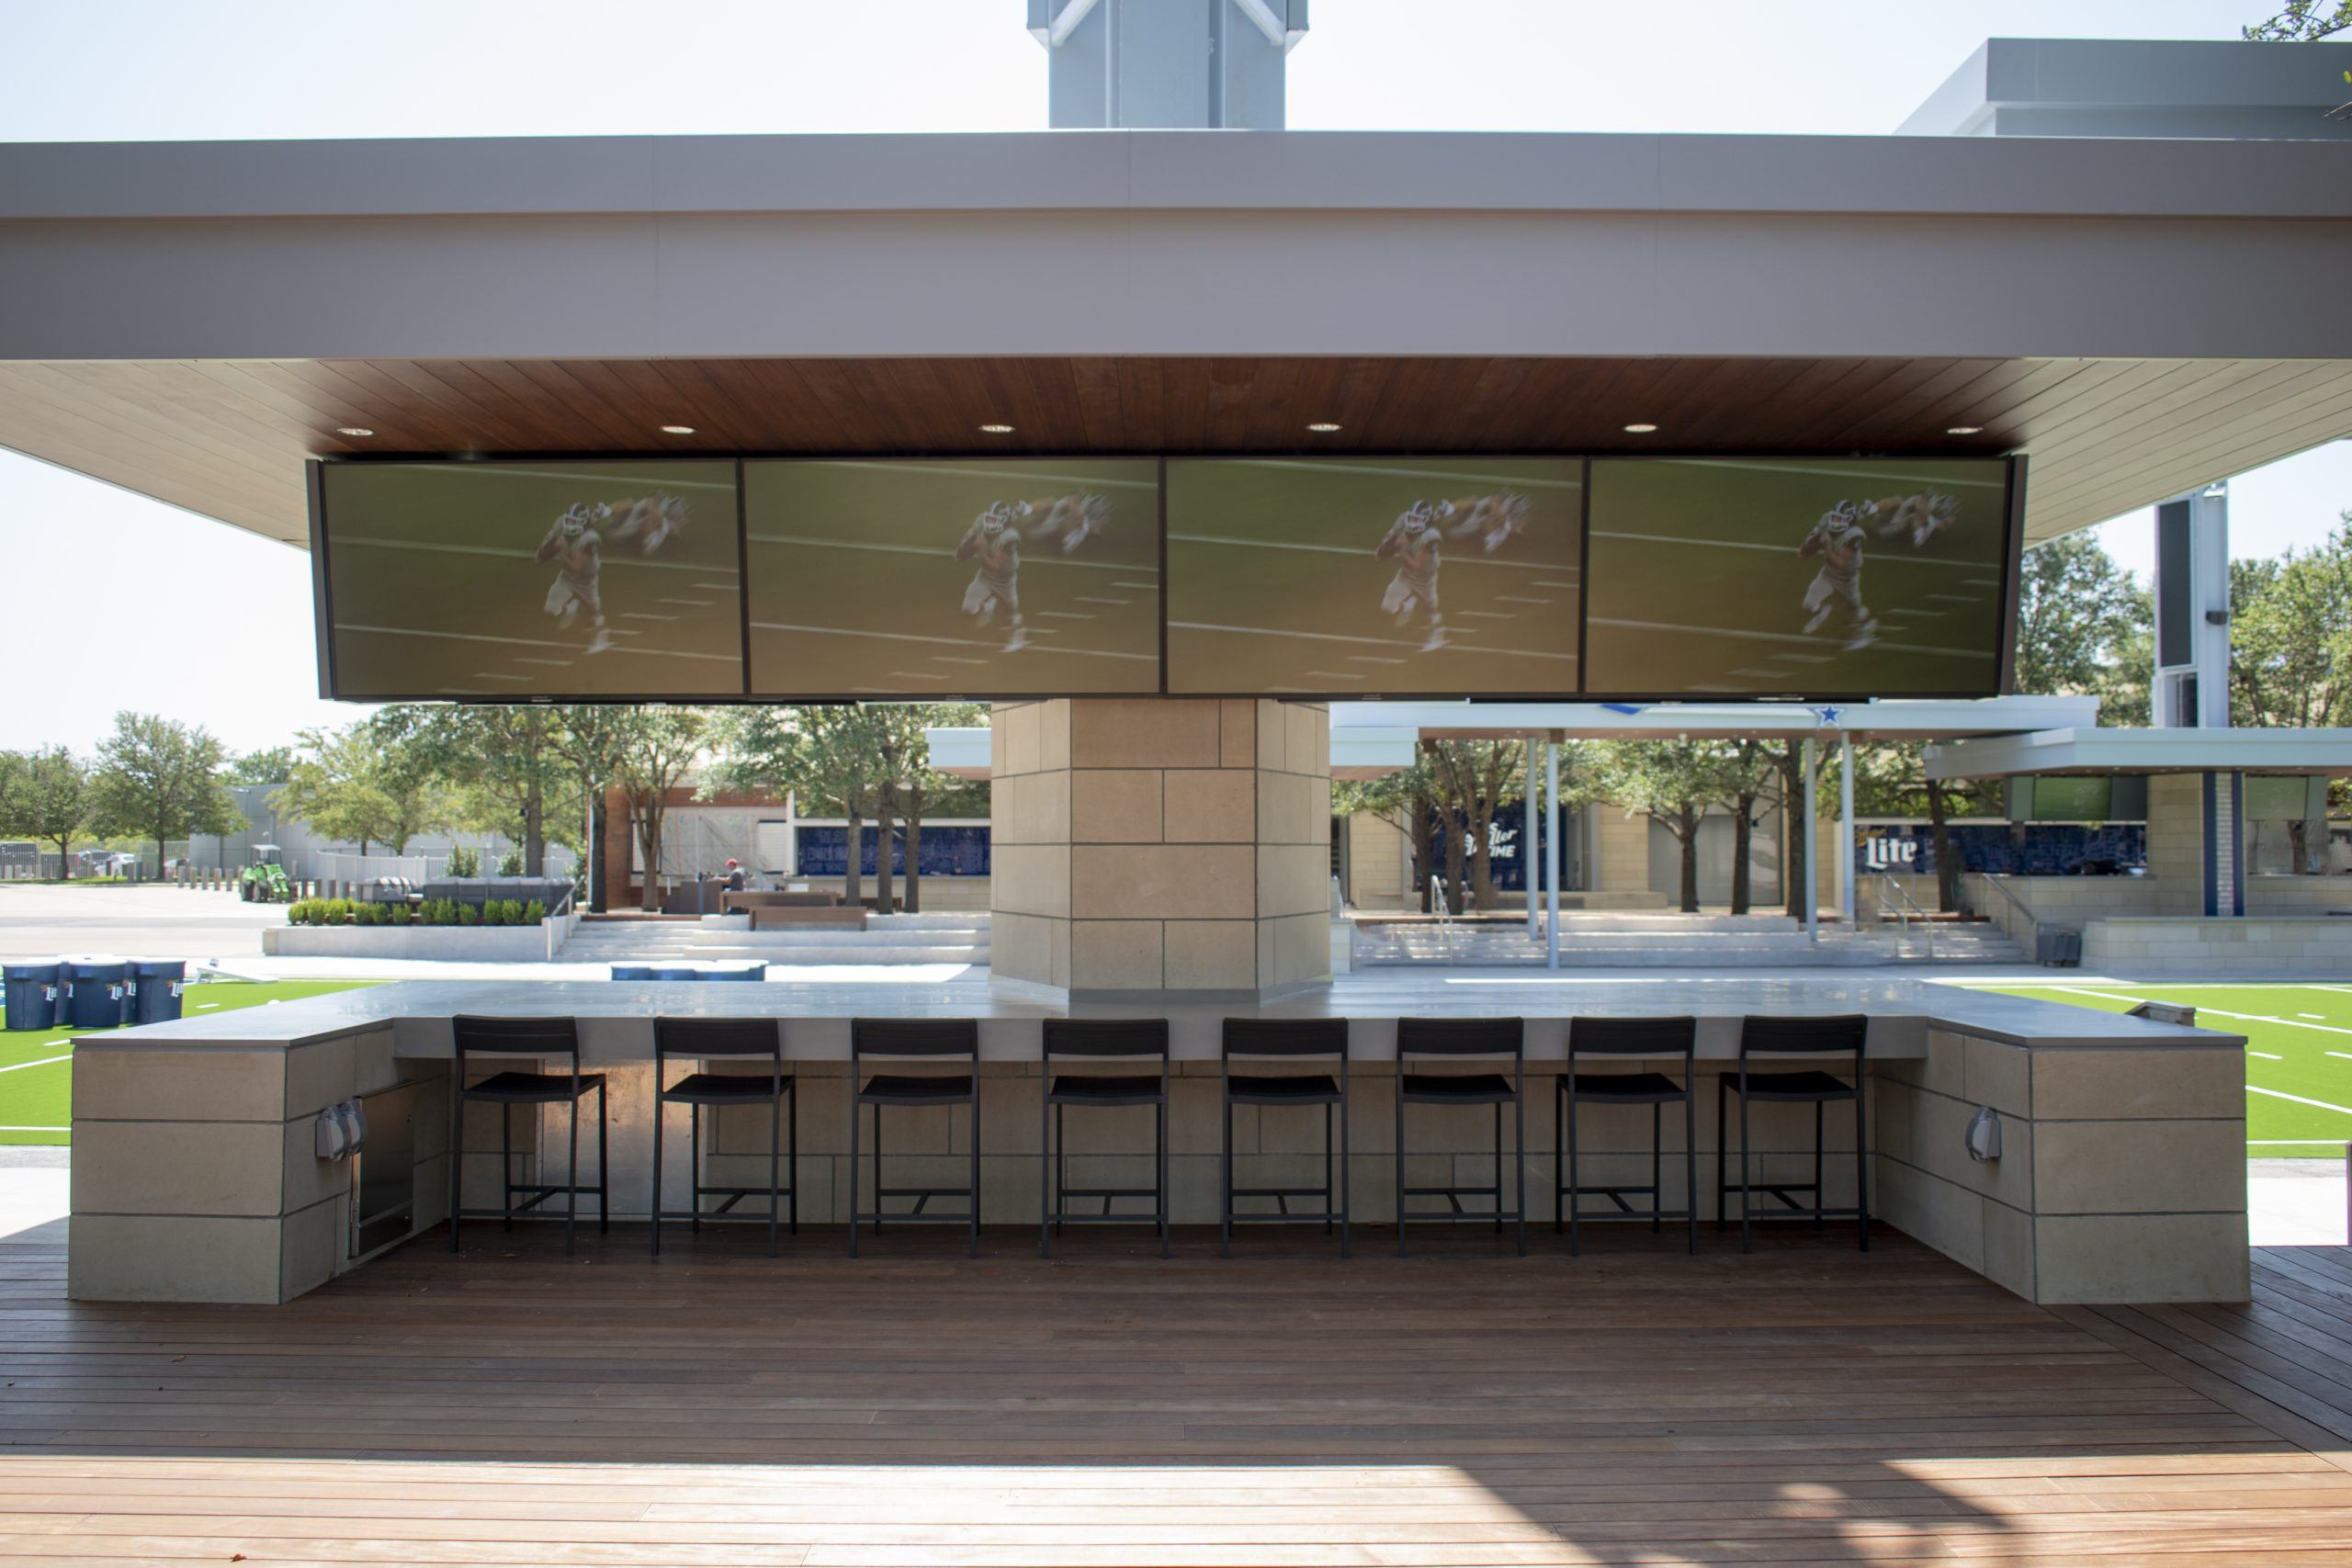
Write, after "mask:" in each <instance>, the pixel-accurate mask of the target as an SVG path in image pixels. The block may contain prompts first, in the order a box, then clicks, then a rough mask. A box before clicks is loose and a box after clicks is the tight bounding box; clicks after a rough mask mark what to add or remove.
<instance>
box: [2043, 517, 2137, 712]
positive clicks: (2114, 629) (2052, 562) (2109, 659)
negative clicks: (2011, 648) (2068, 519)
mask: <svg viewBox="0 0 2352 1568" xmlns="http://www.w3.org/2000/svg"><path fill="white" fill-rule="evenodd" d="M2144 600H2145V595H2144V594H2143V593H2142V592H2141V590H2140V589H2139V587H2138V585H2137V584H2135V583H2134V582H2133V581H2132V580H2131V573H2130V572H2128V571H2125V570H2123V569H2122V568H2121V567H2120V566H2117V565H2116V564H2115V562H2114V560H2113V559H2112V558H2109V555H2108V553H2107V552H2106V551H2105V550H2104V549H2101V548H2100V547H2099V545H2098V540H2096V539H2094V538H2092V537H2091V536H2089V535H2087V534H2071V535H2068V536H2066V537H2064V538H2062V539H2052V540H2051V541H2050V542H2049V543H2048V544H2045V545H2039V546H2036V547H2034V548H2032V549H2030V550H2028V551H2027V552H2026V553H2025V559H2024V563H2023V572H2022V575H2021V577H2020V579H2019V581H2018V651H2017V689H2018V691H2020V692H2025V693H2030V694H2036V695H2041V696H2052V697H2055V696H2090V695H2093V694H2098V693H2099V692H2100V690H2101V688H2102V686H2103V685H2104V684H2105V682H2107V680H2108V676H2109V671H2110V670H2111V669H2112V667H2113V665H2114V661H2115V656H2116V651H2117V649H2118V646H2119V644H2120V643H2121V642H2122V641H2123V640H2124V639H2126V638H2127V637H2129V636H2130V635H2131V632H2132V631H2133V630H2134V629H2135V628H2136V627H2138V626H2143V625H2145V624H2146V623H2147V622H2148V619H2149V608H2148V606H2147V604H2145V602H2144Z"/></svg>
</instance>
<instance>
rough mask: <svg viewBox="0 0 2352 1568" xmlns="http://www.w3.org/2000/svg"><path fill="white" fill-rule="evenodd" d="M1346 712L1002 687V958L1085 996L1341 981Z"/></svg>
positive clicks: (1015, 970) (997, 793) (1037, 980)
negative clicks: (1338, 755)
mask: <svg viewBox="0 0 2352 1568" xmlns="http://www.w3.org/2000/svg"><path fill="white" fill-rule="evenodd" d="M1330 758H1331V737H1330V711H1329V708H1328V707H1326V706H1325V705H1322V704H1319V703H1318V704H1309V703H1277V702H1265V701H1242V702H1215V701H1197V702H1194V701H1161V700H1159V699H1148V700H1147V699H1138V700H1133V701H1128V700H1112V699H1106V698H1090V699H1085V700H1080V701H1054V702H1036V703H999V704H997V705H996V706H995V710H994V718H993V722H992V725H991V733H990V768H991V771H992V773H993V779H994V783H993V796H994V799H993V807H992V815H993V822H994V829H993V834H992V842H991V858H992V863H993V870H994V889H993V896H994V899H995V904H994V909H995V919H994V920H993V921H992V926H993V932H992V935H991V938H990V941H991V947H990V955H991V960H990V961H991V969H990V973H991V974H992V975H993V976H995V977H997V978H999V979H1006V980H1018V981H1023V982H1026V983H1028V984H1031V985H1035V986H1041V987H1048V988H1050V990H1051V991H1052V992H1053V993H1055V994H1056V995H1057V997H1060V996H1066V997H1068V998H1069V999H1072V1000H1081V1001H1082V1000H1101V1001H1124V1000H1138V1001H1140V1000H1147V999H1149V998H1156V997H1161V996H1175V997H1189V998H1195V999H1210V998H1228V999H1233V1000H1263V999H1269V998H1275V997H1279V996H1283V995H1289V994H1294V993H1295V992H1298V991H1300V990H1303V989H1306V988H1307V987H1313V986H1317V985H1320V984H1323V983H1325V982H1328V981H1329V979H1330V976H1331V963H1330V930H1329V926H1330V875H1331V762H1330Z"/></svg>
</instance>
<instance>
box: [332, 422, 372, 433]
mask: <svg viewBox="0 0 2352 1568" xmlns="http://www.w3.org/2000/svg"><path fill="white" fill-rule="evenodd" d="M334 433H335V434H337V435H373V434H376V433H375V432H374V431H372V430H370V429H368V427H367V426H366V425H364V424H338V425H336V426H335V427H334Z"/></svg>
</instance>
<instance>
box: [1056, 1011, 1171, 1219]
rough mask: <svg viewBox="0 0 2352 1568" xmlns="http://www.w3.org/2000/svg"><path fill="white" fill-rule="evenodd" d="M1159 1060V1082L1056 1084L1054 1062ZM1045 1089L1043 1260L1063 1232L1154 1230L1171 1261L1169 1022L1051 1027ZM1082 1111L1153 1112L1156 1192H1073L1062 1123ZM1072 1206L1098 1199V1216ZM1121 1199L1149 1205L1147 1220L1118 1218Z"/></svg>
mask: <svg viewBox="0 0 2352 1568" xmlns="http://www.w3.org/2000/svg"><path fill="white" fill-rule="evenodd" d="M1057 1055H1061V1056H1085V1057H1090V1058H1093V1059H1096V1060H1100V1059H1103V1058H1104V1057H1120V1056H1125V1057H1136V1056H1158V1057H1159V1078H1158V1079H1157V1080H1155V1079H1154V1078H1153V1077H1151V1075H1150V1074H1148V1073H1118V1074H1076V1073H1071V1074H1065V1075H1063V1076H1062V1077H1055V1076H1054V1058H1055V1057H1056V1056H1057ZM1039 1079H1040V1082H1041V1083H1042V1084H1043V1086H1044V1091H1043V1092H1044V1094H1045V1097H1046V1098H1045V1125H1044V1127H1043V1128H1042V1130H1041V1133H1040V1136H1041V1137H1042V1139H1043V1140H1044V1142H1043V1144H1042V1145H1041V1147H1042V1148H1043V1150H1044V1162H1043V1163H1042V1164H1041V1165H1040V1166H1039V1168H1038V1174H1037V1186H1038V1202H1039V1204H1040V1206H1041V1208H1042V1210H1043V1213H1044V1214H1045V1219H1044V1222H1043V1223H1042V1224H1040V1225H1039V1226H1038V1235H1037V1256H1038V1257H1040V1258H1051V1257H1052V1256H1053V1255H1054V1247H1053V1239H1054V1233H1055V1232H1057V1231H1058V1230H1060V1229H1061V1227H1062V1226H1063V1225H1064V1224H1094V1225H1104V1224H1111V1225H1131V1224H1139V1223H1140V1224H1152V1225H1156V1226H1158V1227H1159V1256H1160V1257H1162V1258H1165V1257H1167V1256H1168V1021H1167V1020H1166V1019H1164V1018H1129V1019H1076V1018H1049V1019H1047V1020H1046V1044H1045V1055H1044V1058H1043V1060H1042V1061H1041V1062H1040V1064H1039ZM1073 1105H1078V1106H1098V1107H1106V1108H1107V1107H1112V1106H1126V1105H1148V1106H1150V1107H1152V1133H1151V1185H1150V1186H1148V1187H1072V1186H1071V1185H1070V1184H1069V1140H1068V1139H1067V1138H1066V1137H1064V1135H1063V1118H1064V1116H1065V1114H1066V1113H1067V1112H1068V1111H1069V1108H1070V1107H1071V1106H1073ZM1072 1198H1100V1199H1102V1200H1103V1212H1102V1213H1099V1214H1073V1213H1070V1212H1069V1201H1070V1200H1071V1199H1072ZM1120 1198H1148V1199H1150V1200H1151V1201H1152V1208H1151V1213H1148V1214H1114V1213H1112V1212H1111V1204H1112V1202H1113V1201H1114V1200H1116V1199H1120Z"/></svg>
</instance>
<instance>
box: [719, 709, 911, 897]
mask: <svg viewBox="0 0 2352 1568" xmlns="http://www.w3.org/2000/svg"><path fill="white" fill-rule="evenodd" d="M884 711H885V710H883V709H880V708H869V707H866V706H865V705H857V704H841V705H826V706H822V707H778V708H744V709H738V710H736V711H735V712H733V713H731V714H729V716H728V717H727V719H726V720H725V722H724V724H723V727H722V731H721V734H720V737H719V744H720V747H721V749H722V750H723V752H724V755H725V759H726V760H725V761H723V762H722V763H721V764H720V766H719V769H718V776H719V777H720V778H722V779H724V780H726V781H728V782H729V783H730V784H733V785H734V786H735V787H737V788H739V789H768V790H773V791H775V793H776V794H779V795H782V794H785V793H787V792H789V793H792V794H795V795H799V796H800V798H801V799H803V800H809V801H820V802H822V803H824V804H825V805H827V806H830V807H833V808H834V809H836V810H838V811H839V812H840V813H841V814H842V819H843V820H844V821H846V822H847V823H848V824H849V831H848V835H847V838H848V852H849V860H848V863H847V865H846V866H845V867H844V868H843V871H844V876H843V884H842V886H843V895H842V896H843V897H845V898H846V899H847V900H848V901H849V902H850V903H852V904H856V903H859V902H861V901H862V900H863V899H864V897H865V883H864V862H865V841H864V836H863V829H864V827H865V813H866V811H867V809H868V807H869V806H870V805H871V804H872V803H873V802H874V800H875V796H876V791H877V789H878V787H879V785H880V784H881V781H882V778H883V775H884V774H885V773H886V772H888V764H887V763H886V762H885V761H884V758H883V754H882V734H883V730H884V728H885V721H884V719H883V718H882V716H881V715H882V713H883V712H884ZM884 852H885V853H886V854H887V853H888V845H887V844H886V845H885V846H884Z"/></svg>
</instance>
